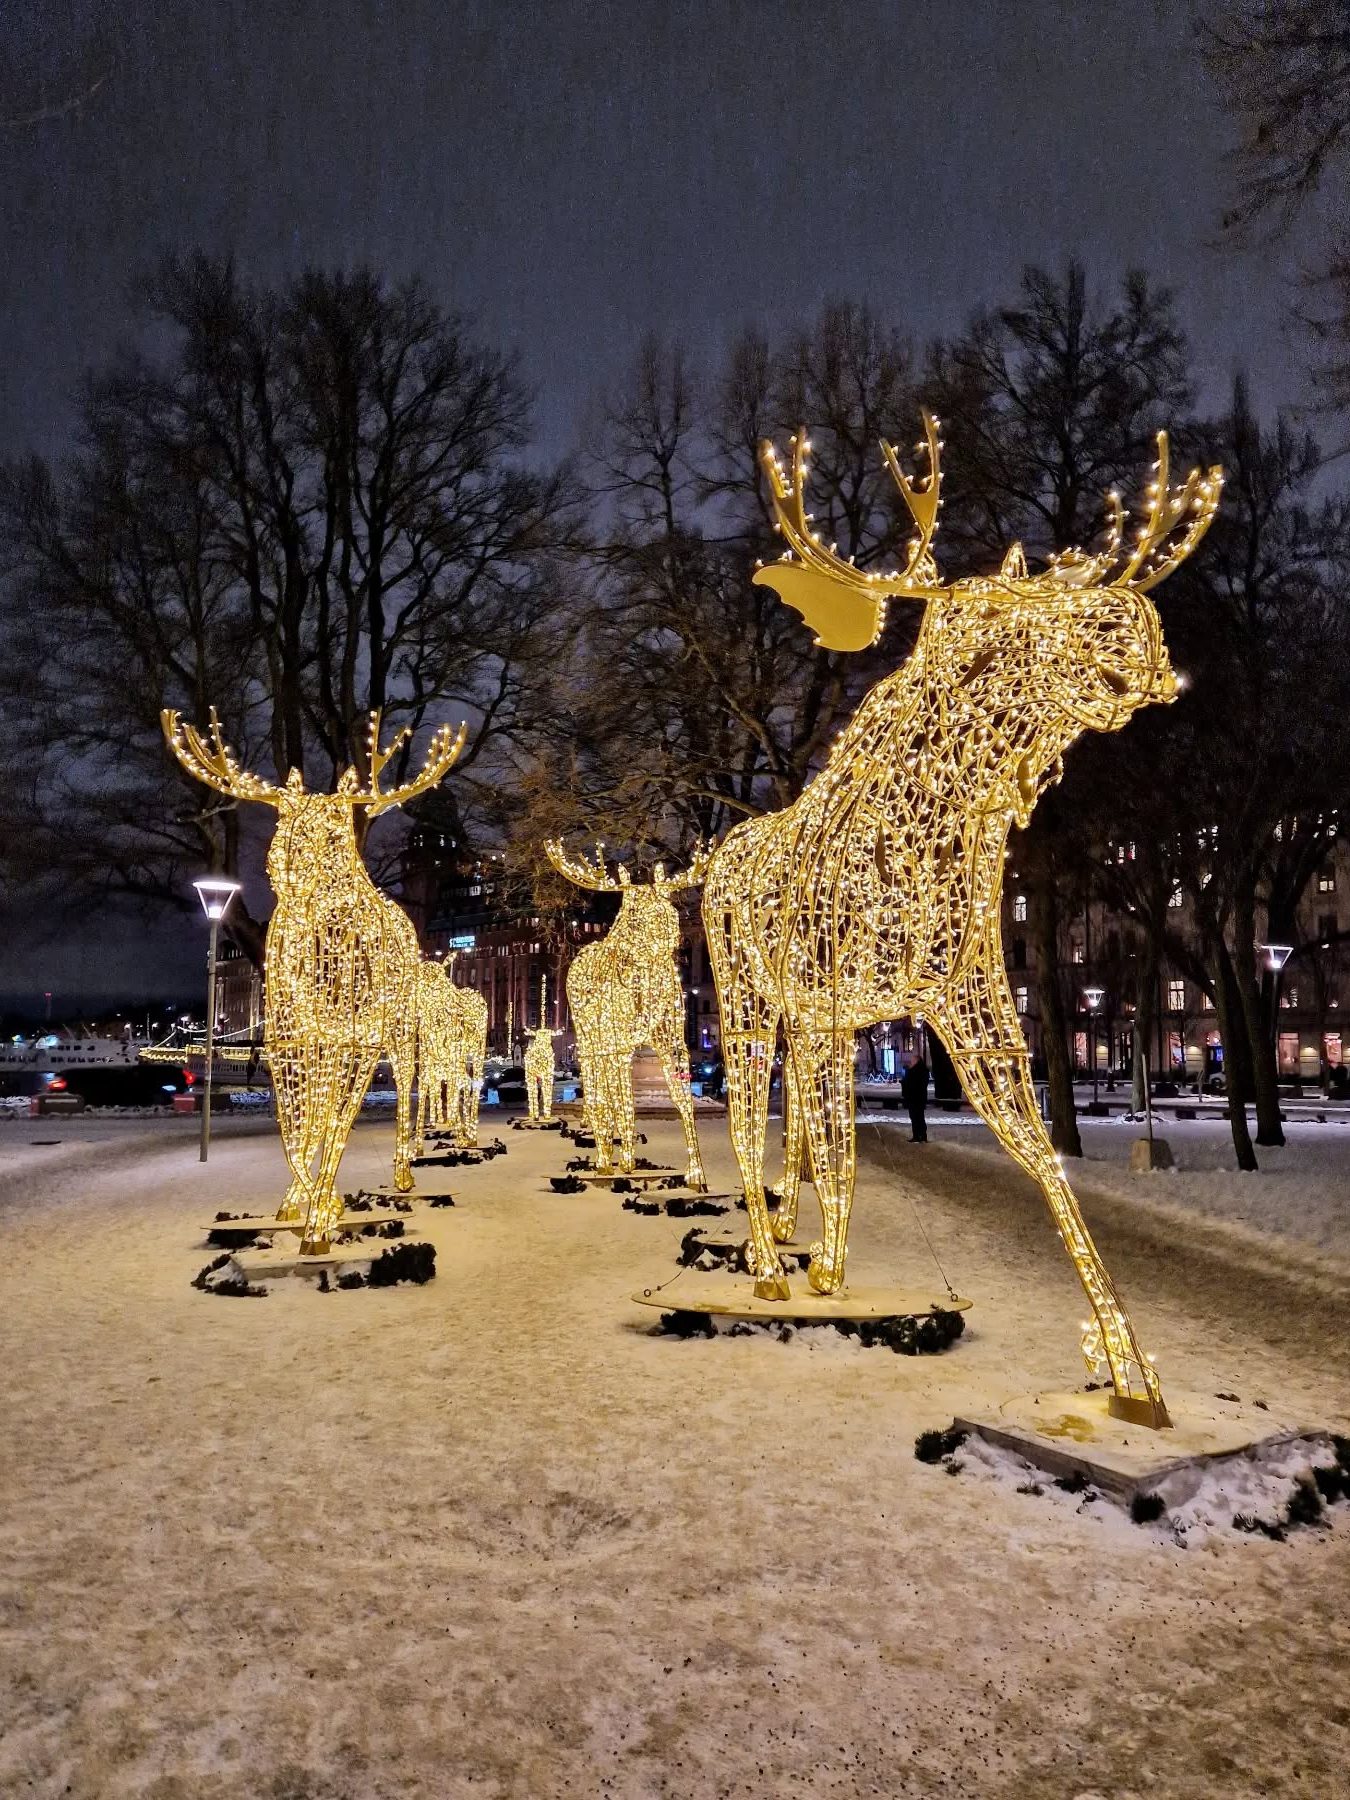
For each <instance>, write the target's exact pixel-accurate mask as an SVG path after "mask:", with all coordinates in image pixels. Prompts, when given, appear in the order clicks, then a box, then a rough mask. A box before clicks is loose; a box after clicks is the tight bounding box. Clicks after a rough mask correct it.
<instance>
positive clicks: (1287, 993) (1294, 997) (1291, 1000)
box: [1280, 987, 1298, 1006]
mask: <svg viewBox="0 0 1350 1800" xmlns="http://www.w3.org/2000/svg"><path fill="white" fill-rule="evenodd" d="M1280 1005H1281V1006H1297V1005H1298V989H1297V988H1296V987H1287V988H1286V989H1285V990H1284V992H1283V993H1282V994H1281V995H1280Z"/></svg>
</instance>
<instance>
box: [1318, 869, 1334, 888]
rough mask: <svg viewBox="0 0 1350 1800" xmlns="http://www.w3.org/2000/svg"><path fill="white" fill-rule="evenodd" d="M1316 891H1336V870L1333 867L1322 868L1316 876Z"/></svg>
mask: <svg viewBox="0 0 1350 1800" xmlns="http://www.w3.org/2000/svg"><path fill="white" fill-rule="evenodd" d="M1317 891H1318V893H1319V894H1334V893H1335V892H1336V871H1335V870H1334V869H1323V871H1322V873H1321V874H1320V875H1319V876H1318V877H1317Z"/></svg>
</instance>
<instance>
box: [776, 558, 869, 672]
mask: <svg viewBox="0 0 1350 1800" xmlns="http://www.w3.org/2000/svg"><path fill="white" fill-rule="evenodd" d="M751 579H752V580H753V581H754V583H755V585H756V586H757V587H767V588H772V589H773V591H774V592H775V593H776V594H777V595H778V597H779V599H780V600H782V601H783V603H784V604H785V605H787V606H790V607H791V608H792V610H793V612H798V613H800V614H801V616H802V618H803V620H804V621H805V622H806V625H807V627H808V629H809V630H811V631H814V632H815V634H816V643H817V644H818V645H819V646H820V648H821V649H822V650H866V648H867V647H868V645H869V644H874V643H875V642H876V641H877V637H878V634H879V633H880V631H881V621H882V617H883V612H882V603H883V600H884V598H885V590H884V589H882V588H880V587H879V588H878V590H877V594H876V597H875V599H874V598H873V597H872V595H871V594H860V593H859V592H858V590H857V589H856V588H852V587H845V586H844V584H843V583H842V582H841V581H839V579H838V578H837V577H836V576H833V575H828V574H824V573H822V572H821V571H820V570H819V569H813V568H810V567H808V565H807V564H805V563H798V562H773V563H766V564H765V565H764V567H763V568H762V569H756V571H755V573H754V575H753V576H752V577H751Z"/></svg>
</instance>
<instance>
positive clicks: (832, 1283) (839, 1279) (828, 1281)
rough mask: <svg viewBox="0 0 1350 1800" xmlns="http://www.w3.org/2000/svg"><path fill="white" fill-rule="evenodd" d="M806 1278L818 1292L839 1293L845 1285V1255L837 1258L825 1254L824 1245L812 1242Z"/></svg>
mask: <svg viewBox="0 0 1350 1800" xmlns="http://www.w3.org/2000/svg"><path fill="white" fill-rule="evenodd" d="M806 1279H807V1280H808V1281H809V1282H810V1283H811V1286H812V1287H813V1288H814V1289H815V1290H816V1292H817V1293H818V1294H837V1293H838V1292H839V1290H840V1288H841V1287H843V1285H844V1259H843V1257H842V1256H841V1257H839V1258H838V1259H837V1260H835V1259H834V1258H831V1257H828V1256H826V1255H825V1253H824V1247H823V1246H822V1245H820V1244H812V1246H811V1260H810V1262H809V1263H808V1264H807V1266H806Z"/></svg>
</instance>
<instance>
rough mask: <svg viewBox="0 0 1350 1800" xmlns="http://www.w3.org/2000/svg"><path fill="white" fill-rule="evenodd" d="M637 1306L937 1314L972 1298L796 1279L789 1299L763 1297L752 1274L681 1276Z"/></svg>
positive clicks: (790, 1315)
mask: <svg viewBox="0 0 1350 1800" xmlns="http://www.w3.org/2000/svg"><path fill="white" fill-rule="evenodd" d="M633 1299H634V1300H636V1301H637V1303H638V1305H639V1306H658V1307H660V1309H661V1311H662V1312H699V1313H716V1314H717V1315H718V1316H719V1317H721V1318H728V1319H777V1320H780V1321H782V1320H788V1319H807V1320H814V1321H817V1322H821V1321H825V1320H831V1319H896V1318H922V1317H923V1316H924V1315H926V1314H928V1313H933V1312H964V1311H965V1310H966V1309H967V1308H968V1307H969V1305H970V1301H969V1300H963V1299H960V1298H957V1299H955V1300H953V1299H951V1298H950V1296H948V1295H946V1294H943V1295H940V1296H938V1295H935V1294H934V1293H933V1292H932V1290H931V1289H929V1288H904V1287H898V1286H894V1285H892V1284H891V1283H889V1282H875V1283H865V1282H858V1283H849V1284H846V1285H845V1286H844V1287H842V1288H841V1289H840V1290H839V1292H838V1293H837V1294H818V1293H817V1292H816V1291H815V1289H814V1288H813V1287H810V1286H808V1284H807V1282H806V1280H805V1278H804V1277H803V1278H802V1279H801V1280H800V1281H797V1282H794V1284H793V1291H792V1293H791V1295H790V1296H789V1297H788V1299H786V1300H761V1299H759V1298H758V1296H757V1295H756V1293H755V1284H754V1282H753V1281H752V1280H751V1279H750V1277H749V1276H748V1275H740V1276H737V1277H736V1278H735V1279H734V1280H730V1281H729V1280H728V1279H727V1278H726V1276H725V1275H687V1276H686V1275H681V1276H678V1277H677V1278H676V1279H675V1280H674V1281H673V1282H668V1283H667V1284H666V1285H665V1286H664V1287H662V1288H643V1289H642V1290H641V1291H640V1292H639V1293H636V1294H634V1295H633Z"/></svg>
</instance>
